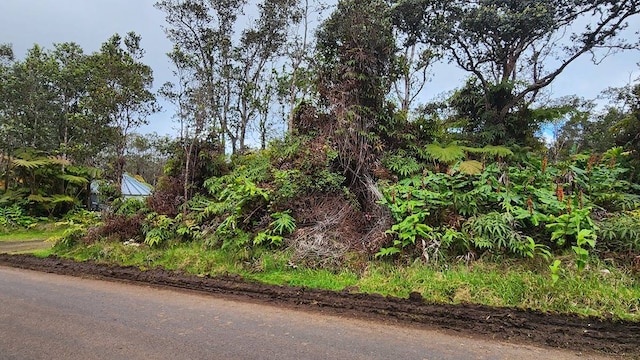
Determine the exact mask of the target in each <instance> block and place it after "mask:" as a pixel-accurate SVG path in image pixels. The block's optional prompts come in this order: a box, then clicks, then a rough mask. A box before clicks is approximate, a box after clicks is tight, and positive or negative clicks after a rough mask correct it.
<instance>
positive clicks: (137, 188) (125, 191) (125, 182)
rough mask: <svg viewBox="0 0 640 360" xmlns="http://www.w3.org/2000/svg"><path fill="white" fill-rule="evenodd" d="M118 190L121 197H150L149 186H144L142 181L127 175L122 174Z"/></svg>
mask: <svg viewBox="0 0 640 360" xmlns="http://www.w3.org/2000/svg"><path fill="white" fill-rule="evenodd" d="M120 190H121V191H122V196H124V197H131V196H149V195H151V190H152V188H151V185H149V184H145V183H143V182H142V181H139V180H137V179H136V178H134V177H133V176H131V175H129V174H126V173H125V174H122V184H121V188H120Z"/></svg>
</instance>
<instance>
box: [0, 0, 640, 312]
mask: <svg viewBox="0 0 640 360" xmlns="http://www.w3.org/2000/svg"><path fill="white" fill-rule="evenodd" d="M243 5H244V3H243V2H242V1H226V2H219V1H204V0H191V1H177V0H164V1H160V2H158V3H157V4H156V7H157V8H158V9H160V10H162V11H163V12H165V14H166V15H167V28H166V31H167V36H168V38H169V39H170V40H171V41H172V42H173V44H174V48H173V50H172V52H171V53H170V54H169V57H170V60H171V62H172V63H173V65H174V66H175V75H176V79H177V82H176V83H175V84H165V85H164V86H163V87H162V90H161V91H160V95H161V96H163V97H165V98H166V99H168V100H169V101H171V102H172V103H173V104H174V105H175V107H176V110H177V112H176V118H177V120H178V121H179V124H180V130H181V131H180V134H179V137H178V138H177V139H176V140H175V141H171V142H170V143H169V144H165V145H164V146H162V145H159V144H158V143H159V142H157V141H155V142H154V141H152V140H153V139H152V138H147V137H143V136H134V135H132V134H131V131H132V130H133V129H134V128H135V127H136V126H138V125H139V124H141V123H143V122H144V121H145V119H146V116H148V115H149V114H150V113H152V112H153V111H155V110H156V106H155V96H154V95H153V94H151V93H150V91H149V89H150V84H151V79H152V73H151V69H149V68H148V67H146V66H145V65H144V64H142V62H141V60H142V57H141V54H142V49H141V48H140V38H139V37H137V36H136V35H135V34H129V35H128V36H127V38H125V39H124V46H123V45H122V39H121V38H120V37H118V36H114V37H113V38H111V39H110V40H109V41H108V42H106V43H105V44H104V45H103V47H102V48H101V50H100V51H99V52H97V53H95V54H92V55H88V56H85V55H83V54H82V52H81V49H78V48H76V47H73V45H71V44H62V45H56V50H55V51H53V52H47V51H44V50H42V49H40V48H38V47H36V48H34V49H33V50H32V51H31V52H30V53H29V54H28V55H27V59H25V60H24V61H21V60H15V59H13V58H12V57H11V56H10V55H11V53H10V48H9V47H3V54H4V56H3V62H1V63H0V85H1V86H0V92H1V93H2V94H3V95H6V96H4V97H3V102H2V103H0V120H2V127H0V136H2V137H3V139H5V140H6V141H5V142H4V148H3V149H2V151H3V155H2V158H1V159H0V160H1V161H0V165H1V166H2V170H1V171H2V175H3V176H2V178H3V183H2V184H3V185H4V189H3V190H2V192H1V193H0V227H2V228H3V229H7V231H9V232H10V231H15V229H20V228H28V227H29V226H31V224H34V223H36V222H37V221H42V217H46V218H47V219H55V220H56V221H57V222H58V224H59V226H61V227H63V228H64V232H63V233H62V234H61V235H60V237H59V238H57V239H55V240H56V246H55V248H54V249H53V253H55V254H58V255H62V256H69V257H73V258H76V259H79V260H84V259H97V260H101V261H109V262H117V263H121V264H126V265H136V266H140V267H143V268H150V267H154V266H163V267H166V268H168V269H181V270H186V271H190V272H193V273H197V274H209V275H215V274H220V273H225V272H231V273H237V274H241V275H243V276H245V277H247V278H249V279H256V280H260V281H266V282H270V283H286V284H291V285H305V286H314V287H323V288H328V289H336V290H337V289H342V288H345V287H349V288H350V289H357V291H366V292H378V293H383V294H393V295H397V296H407V294H409V293H410V292H412V291H418V292H420V293H422V294H423V296H424V297H425V298H427V299H428V300H431V301H438V302H452V303H459V302H478V303H483V304H488V305H495V306H518V307H525V308H535V309H540V310H544V311H557V312H577V313H580V314H589V315H598V316H613V317H615V318H624V319H634V320H638V316H639V308H640V304H639V303H638V299H639V298H640V297H639V294H640V278H639V273H640V182H639V181H640V174H638V173H637V169H638V167H639V165H640V163H639V159H640V155H639V151H640V146H639V145H640V143H639V137H638V133H639V131H640V90H639V89H640V84H638V82H636V83H635V84H630V85H629V86H627V87H624V88H619V89H609V90H608V91H607V94H608V95H609V98H610V103H609V105H608V107H606V108H604V109H595V108H594V107H592V106H590V105H589V102H588V101H586V100H583V99H566V98H565V99H557V100H556V101H553V102H550V101H540V98H539V97H540V96H541V95H540V94H541V92H542V90H543V89H545V88H547V87H548V85H549V84H551V83H552V82H553V80H554V79H555V78H556V77H557V76H558V75H559V74H560V73H561V72H562V71H563V70H564V69H565V67H566V66H569V65H570V64H571V63H572V62H573V61H574V60H575V59H577V58H579V57H581V56H582V55H583V54H586V53H590V52H594V54H595V55H596V56H598V55H599V54H600V53H599V50H600V49H603V48H604V49H609V50H623V49H631V48H634V47H636V46H637V45H638V44H635V43H630V42H627V41H625V40H624V39H623V38H622V36H619V35H620V32H622V31H623V30H624V28H625V25H624V24H625V21H626V20H627V19H628V18H631V17H633V16H637V15H638V13H639V12H640V8H638V7H637V4H636V3H635V2H633V1H621V2H616V4H612V3H611V2H610V1H586V0H585V1H574V0H572V1H557V0H556V1H539V2H535V3H532V2H529V1H511V2H504V1H491V0H488V1H477V2H469V1H448V2H439V1H427V0H425V1H422V0H419V1H413V0H412V1H396V2H387V1H382V0H380V1H372V2H362V1H354V0H344V1H339V2H338V4H337V5H336V6H335V7H334V8H332V9H331V13H330V14H329V15H328V17H327V18H326V19H325V20H324V21H323V22H322V23H321V24H320V26H319V27H318V29H317V31H316V34H315V38H314V41H313V42H312V41H311V40H310V39H311V33H310V32H309V31H310V29H309V28H308V20H309V17H311V16H313V12H312V7H311V6H310V4H309V2H304V3H303V2H300V3H298V2H296V1H284V0H265V1H264V2H262V3H260V5H259V6H258V10H259V13H260V16H259V17H258V18H257V20H255V21H253V22H249V23H248V25H246V28H244V29H243V30H242V31H241V32H235V30H236V28H235V27H236V26H237V25H238V21H239V20H238V17H239V16H240V14H241V11H242V8H243ZM589 13H599V14H601V16H598V17H588V16H586V15H585V14H589ZM580 21H590V22H592V23H593V24H592V26H590V27H587V28H586V29H584V30H583V31H582V32H580V31H579V29H578V27H574V26H573V25H575V24H576V23H579V22H580ZM297 25H300V26H302V28H303V29H304V30H303V34H300V33H299V32H298V33H296V34H295V35H294V34H292V31H293V28H294V27H295V26H297ZM238 26H239V25H238ZM372 29H374V30H375V31H374V30H372ZM574 31H577V32H574ZM566 32H569V33H570V32H573V33H572V34H571V39H572V42H571V44H569V45H567V46H562V44H559V43H557V42H556V40H557V38H556V36H558V34H563V33H566ZM307 35H309V37H307ZM194 39H197V41H194ZM551 53H553V54H554V55H555V56H556V61H555V62H545V61H544V59H545V58H546V57H547V55H549V54H551ZM283 54H284V55H283ZM71 55H73V56H71ZM71 59H73V61H71ZM441 59H448V60H449V61H451V62H452V63H454V64H457V65H458V66H459V67H460V68H462V69H463V70H465V71H467V72H468V73H469V78H468V79H467V81H466V82H465V83H464V84H461V87H460V88H459V89H458V90H457V91H455V92H453V93H452V94H449V95H448V96H447V97H446V98H445V99H444V100H442V101H438V102H433V103H427V104H420V105H418V104H416V101H417V99H418V97H417V96H418V94H419V93H420V91H421V89H423V87H424V86H425V84H426V79H427V77H426V74H427V73H428V71H429V69H430V66H431V65H432V64H433V63H434V62H436V61H440V60H441ZM278 61H280V62H282V63H284V64H285V65H284V67H283V68H282V69H280V68H276V67H274V68H270V67H269V64H271V63H276V62H278ZM554 66H556V67H555V68H554ZM33 68H35V69H38V72H33V71H31V70H30V71H27V70H26V69H33ZM27 75H29V76H27ZM36 75H37V76H38V77H34V76H36ZM114 84H115V85H114ZM29 86H31V87H29ZM23 87H24V88H23ZM24 89H29V90H24ZM34 89H35V90H34ZM27 92H30V93H33V94H34V95H33V96H30V97H25V96H20V95H24V94H26V93H27ZM9 95H11V96H9ZM27 98H28V99H29V101H30V102H29V103H27V102H25V100H24V99H27ZM276 104H279V105H282V109H284V110H282V111H281V112H276V111H273V109H274V108H275V107H277V106H275V105H276ZM278 127H286V128H287V129H288V132H287V134H286V135H285V136H283V137H275V138H274V137H273V136H270V134H271V133H272V131H273V129H276V128H278ZM89 128H92V129H94V130H95V131H94V130H92V131H91V132H92V135H96V134H97V133H99V134H100V135H98V136H97V137H96V138H95V139H94V138H92V137H91V136H88V135H87V136H84V135H83V131H84V132H87V129H89ZM25 129H27V130H28V131H25ZM41 129H49V130H42V131H41ZM52 129H56V131H52ZM96 129H97V130H96ZM550 133H552V134H551V135H553V138H552V139H550V140H549V139H545V137H548V135H549V134H550ZM251 134H255V135H258V137H259V139H260V141H259V142H256V143H255V144H254V145H255V146H253V148H252V146H251V144H250V142H249V141H248V140H247V139H248V138H249V135H251ZM154 143H155V145H154ZM160 143H161V142H160ZM24 144H29V145H30V146H31V147H30V148H28V149H25V148H24V147H23V146H22V145H24ZM150 149H151V150H153V149H155V159H152V161H149V162H145V161H144V160H145V156H144V154H145V153H146V152H148V151H151V150H150ZM96 158H98V159H102V160H101V163H94V162H92V161H94V160H95V159H96ZM167 158H169V160H167V161H166V162H165V161H164V159H167ZM98 165H100V167H101V168H102V169H103V170H104V171H98V170H97V169H96V166H98ZM149 168H152V169H151V170H148V169H149ZM127 169H130V171H131V169H137V170H138V171H135V172H137V173H139V174H140V173H142V172H143V171H141V170H143V169H147V170H148V171H146V172H145V174H147V176H154V174H160V173H162V176H156V177H155V178H154V179H153V180H151V181H152V182H153V183H154V184H156V185H157V186H156V189H155V191H154V194H153V195H152V196H151V197H149V198H147V199H145V200H140V199H128V200H124V199H120V198H117V191H112V192H113V194H112V195H113V196H112V198H111V199H109V200H112V201H111V202H110V204H109V210H108V211H104V212H103V213H102V214H101V216H96V214H93V213H90V212H87V211H83V210H80V209H81V208H82V205H83V204H84V199H85V198H86V196H87V191H88V184H89V183H90V181H91V180H94V179H96V178H100V177H103V176H105V177H107V178H110V179H112V180H115V183H116V184H117V181H118V179H120V178H121V175H122V172H123V171H125V170H127ZM101 173H103V174H101ZM149 174H150V175H149ZM115 188H116V189H117V187H115Z"/></svg>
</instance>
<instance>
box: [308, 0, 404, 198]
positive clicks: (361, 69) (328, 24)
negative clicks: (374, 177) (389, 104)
mask: <svg viewBox="0 0 640 360" xmlns="http://www.w3.org/2000/svg"><path fill="white" fill-rule="evenodd" d="M316 51H317V57H316V59H317V71H318V74H317V77H318V84H317V86H318V89H319V93H320V96H321V97H322V99H324V101H325V102H326V106H327V108H328V110H329V111H331V113H332V114H333V116H334V118H335V124H332V125H331V126H332V128H333V133H334V135H335V138H336V139H335V140H336V142H337V145H338V151H339V154H340V156H339V158H340V161H341V164H342V168H343V171H344V172H345V175H346V176H347V178H348V179H350V180H351V182H352V184H354V185H356V188H362V187H360V186H359V185H363V184H364V183H365V181H366V180H367V177H368V172H369V171H370V168H371V164H372V162H373V155H374V146H375V145H376V144H375V143H374V141H373V138H374V137H375V133H374V130H375V128H376V126H377V125H380V124H381V123H383V122H385V121H386V119H385V115H386V114H388V112H387V110H386V109H385V103H386V100H385V99H386V96H387V94H388V93H389V90H390V87H391V83H392V82H393V80H394V79H393V77H392V71H391V70H392V65H393V57H394V54H395V38H394V36H393V26H392V21H391V16H390V10H389V6H388V5H387V3H386V2H384V1H382V0H376V1H371V2H363V1H357V0H346V1H340V2H339V3H338V5H337V8H336V9H335V10H334V12H333V13H332V14H331V16H330V17H329V18H328V19H327V20H326V21H325V22H324V23H323V24H322V26H321V28H320V30H319V31H318V34H317V50H316ZM361 195H363V194H361Z"/></svg>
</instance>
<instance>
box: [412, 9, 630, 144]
mask: <svg viewBox="0 0 640 360" xmlns="http://www.w3.org/2000/svg"><path fill="white" fill-rule="evenodd" d="M406 1H411V2H415V1H416V0H406ZM403 2H404V1H403ZM401 3H402V2H401ZM420 3H421V4H423V9H426V11H425V12H424V13H423V15H424V17H425V18H426V15H427V14H431V13H432V12H436V13H437V14H439V16H438V17H437V18H436V19H437V20H436V21H431V22H429V23H427V22H425V21H420V22H415V21H414V22H410V23H408V24H407V27H408V28H409V30H408V31H410V32H413V33H420V34H421V35H423V36H424V37H423V41H426V42H429V43H435V44H438V45H439V46H440V47H441V48H442V49H443V51H444V52H445V53H446V54H447V55H448V57H449V59H450V60H451V61H452V62H454V63H455V64H457V65H458V66H459V67H460V68H462V69H464V70H466V71H468V72H470V73H471V74H472V75H473V76H474V77H475V78H476V79H477V80H478V82H479V84H478V86H479V88H480V90H481V92H482V95H483V99H482V100H483V102H482V106H483V108H484V113H485V116H484V119H483V121H484V125H483V126H484V127H485V128H487V129H489V132H490V133H491V139H490V142H491V143H494V144H504V143H508V142H521V141H523V140H524V138H525V137H526V136H527V133H531V132H532V131H531V129H530V128H531V126H528V125H531V124H527V123H526V121H525V123H524V124H515V125H514V124H511V123H510V122H511V121H512V120H513V119H514V117H512V116H510V115H511V112H512V111H513V110H514V109H516V110H515V111H516V112H518V111H522V110H523V109H526V108H527V107H529V106H531V104H533V103H534V102H535V101H536V99H537V96H538V95H539V93H540V91H541V90H542V89H544V88H545V87H547V86H548V85H549V84H551V83H552V82H553V81H554V80H555V79H556V78H557V77H558V75H560V74H561V73H562V72H563V71H564V70H565V69H566V68H567V67H568V66H569V65H570V64H571V63H573V62H574V61H576V60H577V59H578V58H580V57H582V56H584V55H585V54H592V55H593V56H594V60H596V61H599V60H601V59H602V57H603V56H606V55H609V54H611V53H613V52H615V51H620V50H626V49H635V48H638V46H639V43H640V41H638V40H637V38H636V39H634V40H632V41H625V39H624V36H623V30H624V29H626V28H627V26H628V20H630V19H631V18H634V17H635V16H636V15H637V14H638V13H640V1H638V0H618V1H611V0H541V1H532V0H473V1H462V0H454V1H446V2H441V1H439V0H421V1H420ZM567 35H568V36H567ZM599 50H603V51H602V52H599ZM598 55H601V56H598ZM516 119H517V117H516ZM520 120H522V119H520Z"/></svg>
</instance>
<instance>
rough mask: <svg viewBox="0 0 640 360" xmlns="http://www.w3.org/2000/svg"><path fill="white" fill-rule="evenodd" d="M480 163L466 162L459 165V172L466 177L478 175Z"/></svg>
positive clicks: (480, 167)
mask: <svg viewBox="0 0 640 360" xmlns="http://www.w3.org/2000/svg"><path fill="white" fill-rule="evenodd" d="M482 169H483V166H482V163H481V162H479V161H476V160H466V161H463V162H461V163H460V169H459V170H460V172H461V173H463V174H467V175H478V174H480V173H482Z"/></svg>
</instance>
